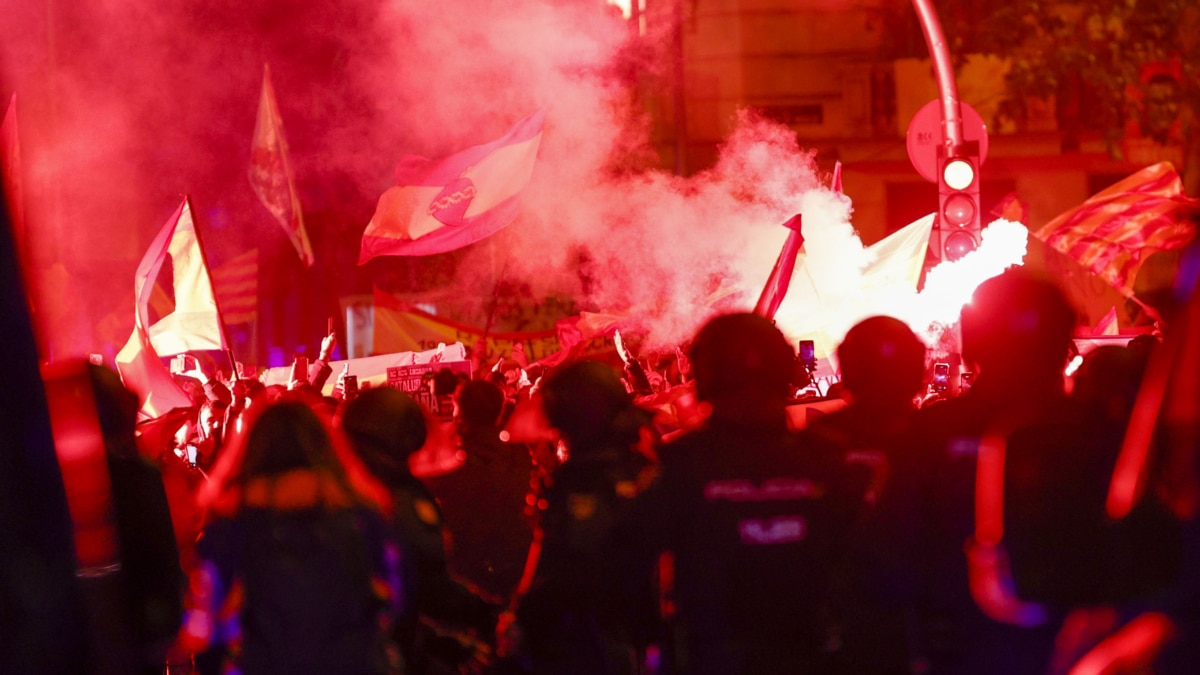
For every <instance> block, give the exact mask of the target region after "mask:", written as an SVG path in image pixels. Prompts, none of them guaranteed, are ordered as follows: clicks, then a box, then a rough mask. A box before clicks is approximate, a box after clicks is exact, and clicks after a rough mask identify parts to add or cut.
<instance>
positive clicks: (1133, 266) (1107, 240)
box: [1036, 162, 1200, 297]
mask: <svg viewBox="0 0 1200 675" xmlns="http://www.w3.org/2000/svg"><path fill="white" fill-rule="evenodd" d="M1197 214H1200V200H1197V199H1192V198H1190V197H1188V196H1186V195H1185V194H1184V193H1183V181H1182V180H1180V178H1179V174H1178V172H1176V171H1175V167H1173V166H1172V165H1171V164H1170V163H1169V162H1160V163H1158V164H1155V165H1153V166H1149V167H1147V168H1145V169H1142V170H1141V171H1138V172H1137V173H1135V174H1133V175H1131V176H1129V177H1127V178H1125V179H1123V180H1121V181H1120V182H1118V183H1117V184H1115V185H1113V186H1111V187H1109V188H1107V189H1105V190H1103V191H1102V192H1099V193H1097V194H1096V195H1094V196H1092V197H1091V198H1089V199H1088V200H1087V201H1085V202H1084V203H1083V204H1081V205H1080V206H1078V207H1076V208H1074V209H1072V210H1070V211H1067V212H1066V213H1063V214H1062V215H1060V216H1058V217H1057V218H1055V219H1054V220H1052V221H1050V222H1049V223H1047V224H1046V225H1045V227H1043V228H1042V229H1040V230H1038V231H1037V233H1036V236H1037V237H1038V238H1039V239H1042V240H1043V241H1045V242H1046V243H1047V244H1049V245H1050V246H1052V247H1053V248H1055V249H1056V250H1058V251H1061V252H1062V253H1065V254H1067V255H1069V256H1071V257H1072V258H1074V259H1075V260H1077V261H1079V262H1080V264H1082V265H1083V266H1084V267H1085V268H1087V269H1088V270H1090V271H1091V272H1092V273H1094V274H1096V275H1097V276H1099V277H1100V278H1102V279H1104V280H1105V281H1107V282H1108V283H1109V284H1112V286H1113V287H1114V288H1116V289H1117V290H1119V291H1121V292H1122V293H1124V294H1125V295H1126V296H1127V297H1133V295H1134V292H1133V283H1134V280H1136V279H1137V273H1138V270H1139V269H1141V266H1142V263H1144V262H1145V260H1146V258H1147V257H1148V256H1150V255H1151V254H1152V253H1157V252H1159V251H1170V250H1174V249H1177V248H1180V247H1182V246H1183V245H1184V244H1186V243H1187V242H1188V241H1190V240H1191V239H1192V237H1193V236H1195V234H1196V224H1195V223H1194V222H1189V219H1190V218H1194V217H1196V215H1197Z"/></svg>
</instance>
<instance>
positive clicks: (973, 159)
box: [935, 143, 982, 261]
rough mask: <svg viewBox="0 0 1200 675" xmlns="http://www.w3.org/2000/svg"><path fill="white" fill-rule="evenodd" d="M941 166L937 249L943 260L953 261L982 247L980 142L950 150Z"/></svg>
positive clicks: (943, 158)
mask: <svg viewBox="0 0 1200 675" xmlns="http://www.w3.org/2000/svg"><path fill="white" fill-rule="evenodd" d="M972 146H973V147H972ZM938 169H939V170H938V192H939V194H940V199H939V200H938V204H939V207H940V208H939V209H938V222H937V228H936V229H935V234H936V238H937V242H936V244H937V248H936V249H935V250H936V251H937V254H938V255H939V256H940V257H941V259H942V260H951V261H953V260H958V259H959V258H961V257H963V256H964V255H966V254H968V253H970V252H971V251H974V250H975V249H976V248H978V247H979V242H980V231H981V230H982V223H981V214H980V208H979V152H978V143H965V144H963V145H962V146H960V147H959V148H957V149H956V152H953V153H948V154H947V155H946V156H944V157H942V158H941V162H940V165H939V167H938Z"/></svg>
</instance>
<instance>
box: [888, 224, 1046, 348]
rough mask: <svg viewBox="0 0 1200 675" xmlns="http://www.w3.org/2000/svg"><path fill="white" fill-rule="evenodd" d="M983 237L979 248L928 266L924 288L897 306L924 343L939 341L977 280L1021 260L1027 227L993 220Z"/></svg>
mask: <svg viewBox="0 0 1200 675" xmlns="http://www.w3.org/2000/svg"><path fill="white" fill-rule="evenodd" d="M982 238H983V241H982V242H981V243H980V244H979V248H978V249H976V250H974V251H971V252H970V253H967V254H966V255H964V256H963V257H962V258H960V259H959V260H955V261H953V262H949V261H947V262H943V263H941V264H939V265H938V266H937V267H934V268H933V269H931V270H929V274H927V275H926V276H925V288H924V289H923V290H922V291H921V292H920V293H918V294H917V295H916V296H914V297H913V298H912V302H911V304H909V305H908V306H906V307H901V308H899V309H898V310H897V317H898V318H900V319H903V320H904V321H905V322H906V323H908V325H909V326H910V327H911V328H912V329H913V331H915V332H916V333H917V335H919V336H920V337H922V338H923V339H924V340H925V342H926V344H928V345H931V346H932V345H936V344H938V343H939V342H940V341H941V334H942V333H943V332H944V331H945V330H946V328H947V327H949V326H953V325H955V324H956V323H958V316H959V314H960V313H961V312H962V308H963V305H965V304H967V302H969V301H970V300H971V295H972V294H973V293H974V292H975V288H976V287H978V286H979V284H981V283H983V282H984V281H986V280H988V279H990V278H992V277H994V276H997V275H999V274H1000V273H1001V272H1003V271H1004V270H1006V269H1008V268H1009V267H1011V266H1013V265H1021V264H1024V261H1025V251H1026V246H1027V245H1028V243H1029V230H1028V228H1026V227H1025V226H1024V225H1022V224H1021V223H1015V222H1013V221H1011V220H1004V219H1000V220H996V221H993V222H992V224H991V225H989V226H988V227H986V228H984V230H983V236H982Z"/></svg>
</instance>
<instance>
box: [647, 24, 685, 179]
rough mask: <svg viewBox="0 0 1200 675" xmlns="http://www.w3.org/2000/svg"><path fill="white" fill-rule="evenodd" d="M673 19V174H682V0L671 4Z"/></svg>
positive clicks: (683, 129)
mask: <svg viewBox="0 0 1200 675" xmlns="http://www.w3.org/2000/svg"><path fill="white" fill-rule="evenodd" d="M635 2H636V0H635ZM672 10H673V14H674V16H673V21H674V23H675V32H674V34H673V35H672V36H671V37H672V42H673V45H672V47H673V49H672V52H673V53H672V58H673V60H674V63H672V70H673V75H674V77H673V78H672V79H673V80H674V88H673V89H672V95H673V98H674V101H673V103H674V106H673V107H674V109H675V110H674V113H675V175H677V176H682V175H684V174H685V173H687V150H688V137H687V109H686V107H685V106H686V105H687V100H686V95H685V91H684V86H683V78H684V69H683V0H675V3H674V5H673V6H672Z"/></svg>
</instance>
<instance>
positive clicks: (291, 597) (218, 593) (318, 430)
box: [186, 393, 402, 675]
mask: <svg viewBox="0 0 1200 675" xmlns="http://www.w3.org/2000/svg"><path fill="white" fill-rule="evenodd" d="M313 404H314V401H313V400H306V399H304V398H302V397H300V396H298V395H297V394H296V393H293V394H289V395H288V396H285V397H284V398H283V399H281V400H280V401H278V402H276V403H274V404H272V405H262V406H255V405H252V406H251V408H250V411H249V418H248V419H247V426H246V430H245V432H244V433H243V434H241V435H239V436H237V437H235V439H234V441H233V443H232V444H231V445H230V446H229V447H228V448H227V449H226V451H225V453H224V454H223V456H222V457H221V458H220V459H219V460H218V464H217V467H216V468H215V469H214V472H213V476H212V479H211V480H210V482H209V483H208V484H207V485H206V487H205V489H204V490H203V491H202V493H201V495H200V498H201V503H202V504H203V505H205V506H206V507H207V510H208V512H209V513H211V514H212V518H211V520H210V521H209V522H208V523H207V524H206V525H205V527H204V533H203V536H202V538H201V540H200V542H199V545H198V547H197V548H198V553H199V555H200V557H201V559H202V563H201V564H200V565H199V566H198V568H197V571H196V573H195V575H194V577H195V578H194V579H193V582H192V585H191V587H192V589H193V591H194V592H197V593H198V594H197V595H195V596H193V598H192V600H191V603H192V606H193V611H195V612H198V613H197V614H194V615H193V616H192V618H191V619H189V621H188V622H187V628H188V630H187V632H186V634H187V637H189V638H190V639H192V640H196V641H198V642H200V643H204V642H207V643H208V644H209V645H210V650H209V651H208V652H207V653H204V654H202V655H201V657H200V658H198V659H197V661H198V663H199V664H202V665H203V666H204V669H205V670H208V671H210V672H216V671H215V670H213V669H214V668H216V667H218V665H219V663H220V661H221V660H228V661H232V662H233V663H235V664H236V665H237V667H238V668H239V669H240V672H242V673H246V674H247V675H250V674H253V673H278V672H286V673H312V674H313V675H317V674H318V673H334V672H336V673H355V674H363V675H366V674H371V675H382V674H383V673H387V672H389V670H388V668H389V664H388V658H387V652H386V649H385V646H386V645H385V639H384V631H383V630H382V628H381V626H382V624H383V619H384V617H386V616H388V615H389V614H390V613H391V609H392V608H391V607H390V606H389V603H392V602H396V601H398V599H399V598H400V597H401V592H402V589H400V588H397V587H395V585H394V584H389V583H388V581H389V580H394V579H396V574H395V572H394V570H391V569H389V565H388V556H387V555H385V543H386V538H385V528H384V520H383V512H384V511H383V510H384V509H385V508H386V505H387V503H388V499H387V494H386V492H385V491H384V490H383V489H382V487H381V486H379V485H378V484H376V483H375V482H374V481H373V480H371V478H370V477H369V476H368V475H367V474H366V472H365V471H364V470H363V469H362V467H361V465H360V464H359V463H358V462H357V460H356V459H355V458H354V456H353V454H352V453H351V452H350V450H349V449H348V448H347V447H346V444H345V442H344V441H343V440H341V439H340V436H338V435H335V434H333V433H332V425H331V423H330V421H329V420H327V419H322V418H321V417H320V416H319V414H318V413H317V412H316V411H315V410H314V408H313ZM256 407H257V409H256ZM383 589H387V590H386V592H384V591H383ZM227 603H232V605H233V609H232V611H231V610H230V607H229V605H228V604H227ZM218 608H220V611H219V612H218Z"/></svg>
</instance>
